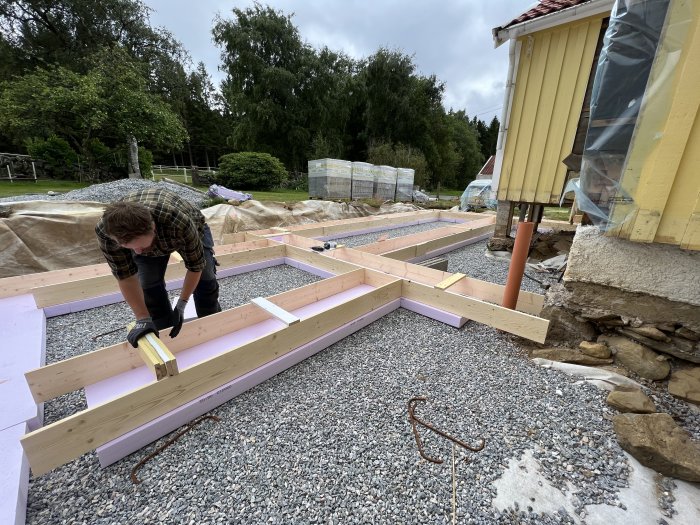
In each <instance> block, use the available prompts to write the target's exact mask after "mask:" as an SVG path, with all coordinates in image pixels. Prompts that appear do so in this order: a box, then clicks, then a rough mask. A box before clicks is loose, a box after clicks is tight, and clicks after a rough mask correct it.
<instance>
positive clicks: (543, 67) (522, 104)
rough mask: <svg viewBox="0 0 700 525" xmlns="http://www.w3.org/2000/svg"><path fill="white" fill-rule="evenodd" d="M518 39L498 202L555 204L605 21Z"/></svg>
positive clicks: (598, 18)
mask: <svg viewBox="0 0 700 525" xmlns="http://www.w3.org/2000/svg"><path fill="white" fill-rule="evenodd" d="M605 16H607V14H600V15H596V16H594V17H590V18H586V19H583V20H577V21H575V22H572V23H570V24H565V25H561V26H558V27H555V28H552V29H547V30H543V31H539V32H537V33H533V34H532V35H527V36H524V37H521V38H520V39H519V42H520V56H519V62H518V69H517V75H516V78H515V89H514V93H513V104H512V107H511V112H510V124H509V129H508V130H507V135H506V143H505V149H504V153H503V162H502V168H501V176H500V179H499V185H498V199H499V200H508V201H521V202H537V203H541V204H556V203H558V202H559V199H560V197H561V192H562V190H563V188H564V182H565V178H566V166H564V164H562V160H563V159H564V158H566V157H567V156H568V155H569V154H570V153H571V148H572V146H573V143H574V138H575V134H576V128H577V126H578V121H579V118H580V115H581V108H582V106H583V99H584V96H585V92H586V86H587V84H588V77H589V74H590V71H591V65H592V62H593V56H594V54H595V48H596V44H597V42H598V36H599V34H600V28H601V23H602V20H603V18H604V17H605Z"/></svg>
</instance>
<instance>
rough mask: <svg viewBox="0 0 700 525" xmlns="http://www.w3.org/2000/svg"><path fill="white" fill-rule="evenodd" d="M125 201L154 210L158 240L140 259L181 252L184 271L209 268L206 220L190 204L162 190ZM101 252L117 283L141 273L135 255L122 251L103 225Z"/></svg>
mask: <svg viewBox="0 0 700 525" xmlns="http://www.w3.org/2000/svg"><path fill="white" fill-rule="evenodd" d="M122 200H124V201H129V202H139V203H141V204H143V205H144V206H146V207H147V208H149V209H150V210H151V216H152V217H153V222H154V223H155V225H156V236H155V239H154V242H153V246H152V248H151V250H150V251H148V252H143V253H142V254H141V255H143V256H146V257H156V256H162V255H169V254H171V253H172V252H178V253H179V254H180V255H181V256H182V260H183V262H184V264H185V267H186V268H187V269H188V270H190V271H193V272H201V271H202V270H204V267H205V266H206V259H205V258H204V248H203V246H202V237H203V234H204V224H205V223H204V216H203V215H202V213H201V212H200V211H199V210H198V209H197V208H195V207H194V206H192V205H191V204H190V203H189V202H187V201H186V200H184V199H181V198H180V197H178V196H177V195H175V194H174V193H171V192H169V191H167V190H163V189H159V188H151V189H145V190H140V191H138V192H135V193H132V194H130V195H128V196H126V197H124V198H123V199H122ZM95 232H96V233H97V241H98V243H99V245H100V249H101V250H102V253H103V254H104V256H105V259H107V263H108V264H109V266H110V268H111V269H112V273H113V274H114V276H115V277H116V278H117V279H126V278H127V277H130V276H132V275H135V274H136V273H137V272H138V270H137V268H136V263H134V259H133V257H132V254H133V252H132V251H131V250H129V249H128V248H122V247H121V246H119V244H118V243H117V242H116V241H114V240H113V239H112V238H111V237H109V236H108V235H107V234H106V233H105V230H104V225H103V224H102V221H101V220H100V222H99V223H98V224H97V226H96V227H95Z"/></svg>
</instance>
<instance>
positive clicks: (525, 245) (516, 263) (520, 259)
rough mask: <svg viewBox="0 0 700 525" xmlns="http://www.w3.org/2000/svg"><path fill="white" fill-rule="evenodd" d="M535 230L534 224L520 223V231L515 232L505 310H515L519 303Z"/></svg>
mask: <svg viewBox="0 0 700 525" xmlns="http://www.w3.org/2000/svg"><path fill="white" fill-rule="evenodd" d="M534 230H535V223H534V222H519V223H518V230H517V231H516V232H515V244H514V246H513V255H512V256H511V258H510V268H509V269H508V279H507V280H506V288H505V290H503V304H502V305H501V306H503V307H504V308H510V309H511V310H514V309H515V305H516V304H517V303H518V294H519V293H520V283H522V281H523V274H524V273H525V263H526V262H527V254H528V252H529V251H530V241H532V234H533V233H534Z"/></svg>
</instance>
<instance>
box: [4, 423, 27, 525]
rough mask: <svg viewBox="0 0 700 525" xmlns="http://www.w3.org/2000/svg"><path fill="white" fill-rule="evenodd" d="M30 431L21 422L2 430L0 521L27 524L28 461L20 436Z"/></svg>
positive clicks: (14, 524)
mask: <svg viewBox="0 0 700 525" xmlns="http://www.w3.org/2000/svg"><path fill="white" fill-rule="evenodd" d="M28 431H29V429H28V426H27V424H26V423H20V424H18V425H14V426H12V427H9V428H6V429H4V430H2V431H0V450H2V454H0V494H2V497H1V498H0V523H3V524H7V525H10V524H11V525H24V523H25V520H26V515H27V492H28V490H29V461H27V456H25V454H24V449H22V445H21V444H20V442H19V440H20V438H21V437H22V436H24V434H26V433H27V432H28Z"/></svg>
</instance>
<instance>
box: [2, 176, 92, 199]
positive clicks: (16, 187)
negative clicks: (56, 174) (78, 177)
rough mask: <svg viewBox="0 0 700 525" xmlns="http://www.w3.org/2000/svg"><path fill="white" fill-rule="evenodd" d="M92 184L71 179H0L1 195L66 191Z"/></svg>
mask: <svg viewBox="0 0 700 525" xmlns="http://www.w3.org/2000/svg"><path fill="white" fill-rule="evenodd" d="M86 186H90V184H88V183H86V182H77V181H70V180H38V181H36V182H34V180H24V179H20V180H16V181H13V182H10V181H9V180H0V197H14V196H15V195H29V194H32V193H48V192H49V191H56V192H59V193H66V192H68V191H72V190H77V189H80V188H85V187H86Z"/></svg>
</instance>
